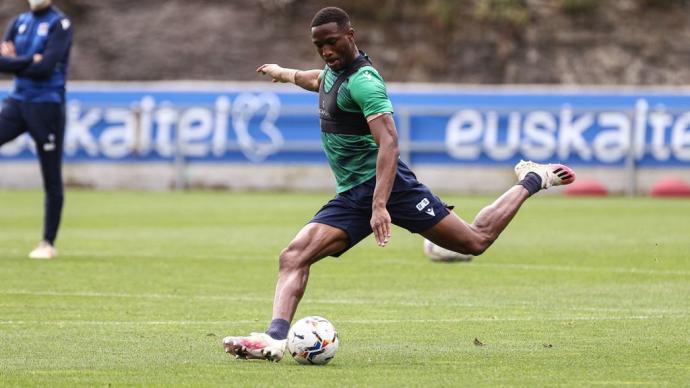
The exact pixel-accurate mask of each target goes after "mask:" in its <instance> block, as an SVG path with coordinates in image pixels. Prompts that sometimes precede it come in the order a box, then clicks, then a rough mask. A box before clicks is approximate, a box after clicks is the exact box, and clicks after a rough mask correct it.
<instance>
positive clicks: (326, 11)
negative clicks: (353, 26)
mask: <svg viewBox="0 0 690 388" xmlns="http://www.w3.org/2000/svg"><path fill="white" fill-rule="evenodd" d="M328 23H336V24H337V25H338V28H339V29H344V28H348V27H350V16H348V14H347V12H345V11H343V10H342V9H340V8H338V7H326V8H323V9H321V10H320V11H319V12H317V13H316V15H314V18H313V19H312V20H311V27H318V26H321V25H324V24H328Z"/></svg>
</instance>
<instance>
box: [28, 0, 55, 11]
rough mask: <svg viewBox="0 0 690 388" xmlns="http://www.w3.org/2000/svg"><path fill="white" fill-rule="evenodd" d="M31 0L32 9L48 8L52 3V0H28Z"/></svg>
mask: <svg viewBox="0 0 690 388" xmlns="http://www.w3.org/2000/svg"><path fill="white" fill-rule="evenodd" d="M28 1H29V8H31V10H32V11H38V10H41V9H44V8H48V7H49V6H50V4H51V3H52V1H51V0H28Z"/></svg>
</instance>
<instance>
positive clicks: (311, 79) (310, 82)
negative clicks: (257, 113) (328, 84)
mask: <svg viewBox="0 0 690 388" xmlns="http://www.w3.org/2000/svg"><path fill="white" fill-rule="evenodd" d="M256 72H257V73H261V74H266V75H267V76H269V77H271V78H273V82H291V83H293V84H295V85H297V86H299V87H301V88H302V89H306V90H309V91H312V92H318V91H319V86H320V84H321V70H318V69H314V70H297V69H286V68H284V67H280V66H278V65H276V64H274V63H268V64H265V65H261V66H259V68H258V69H256Z"/></svg>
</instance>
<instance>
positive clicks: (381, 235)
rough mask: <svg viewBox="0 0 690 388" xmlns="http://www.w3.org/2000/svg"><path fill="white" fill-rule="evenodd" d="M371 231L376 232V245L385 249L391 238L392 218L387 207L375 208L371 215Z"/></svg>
mask: <svg viewBox="0 0 690 388" xmlns="http://www.w3.org/2000/svg"><path fill="white" fill-rule="evenodd" d="M370 224H371V230H372V231H374V237H376V243H377V244H378V245H379V246H380V247H385V246H386V244H387V243H388V241H389V240H390V238H391V216H390V214H388V210H386V208H385V207H375V208H374V209H373V211H372V213H371V222H370Z"/></svg>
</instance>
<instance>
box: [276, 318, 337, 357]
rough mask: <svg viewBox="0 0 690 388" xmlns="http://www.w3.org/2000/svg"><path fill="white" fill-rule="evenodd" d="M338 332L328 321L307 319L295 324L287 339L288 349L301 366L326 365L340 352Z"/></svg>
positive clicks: (324, 319)
mask: <svg viewBox="0 0 690 388" xmlns="http://www.w3.org/2000/svg"><path fill="white" fill-rule="evenodd" d="M338 343H339V341H338V332H336V331H335V327H333V324H331V323H330V322H329V321H328V319H326V318H323V317H317V316H312V317H306V318H302V319H300V320H299V321H297V322H295V324H294V325H292V327H291V328H290V332H288V337H287V348H288V351H289V352H290V354H292V357H293V358H294V359H295V361H297V362H298V363H300V364H307V365H325V364H328V362H329V361H331V360H332V359H333V357H335V352H336V351H337V350H338Z"/></svg>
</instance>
